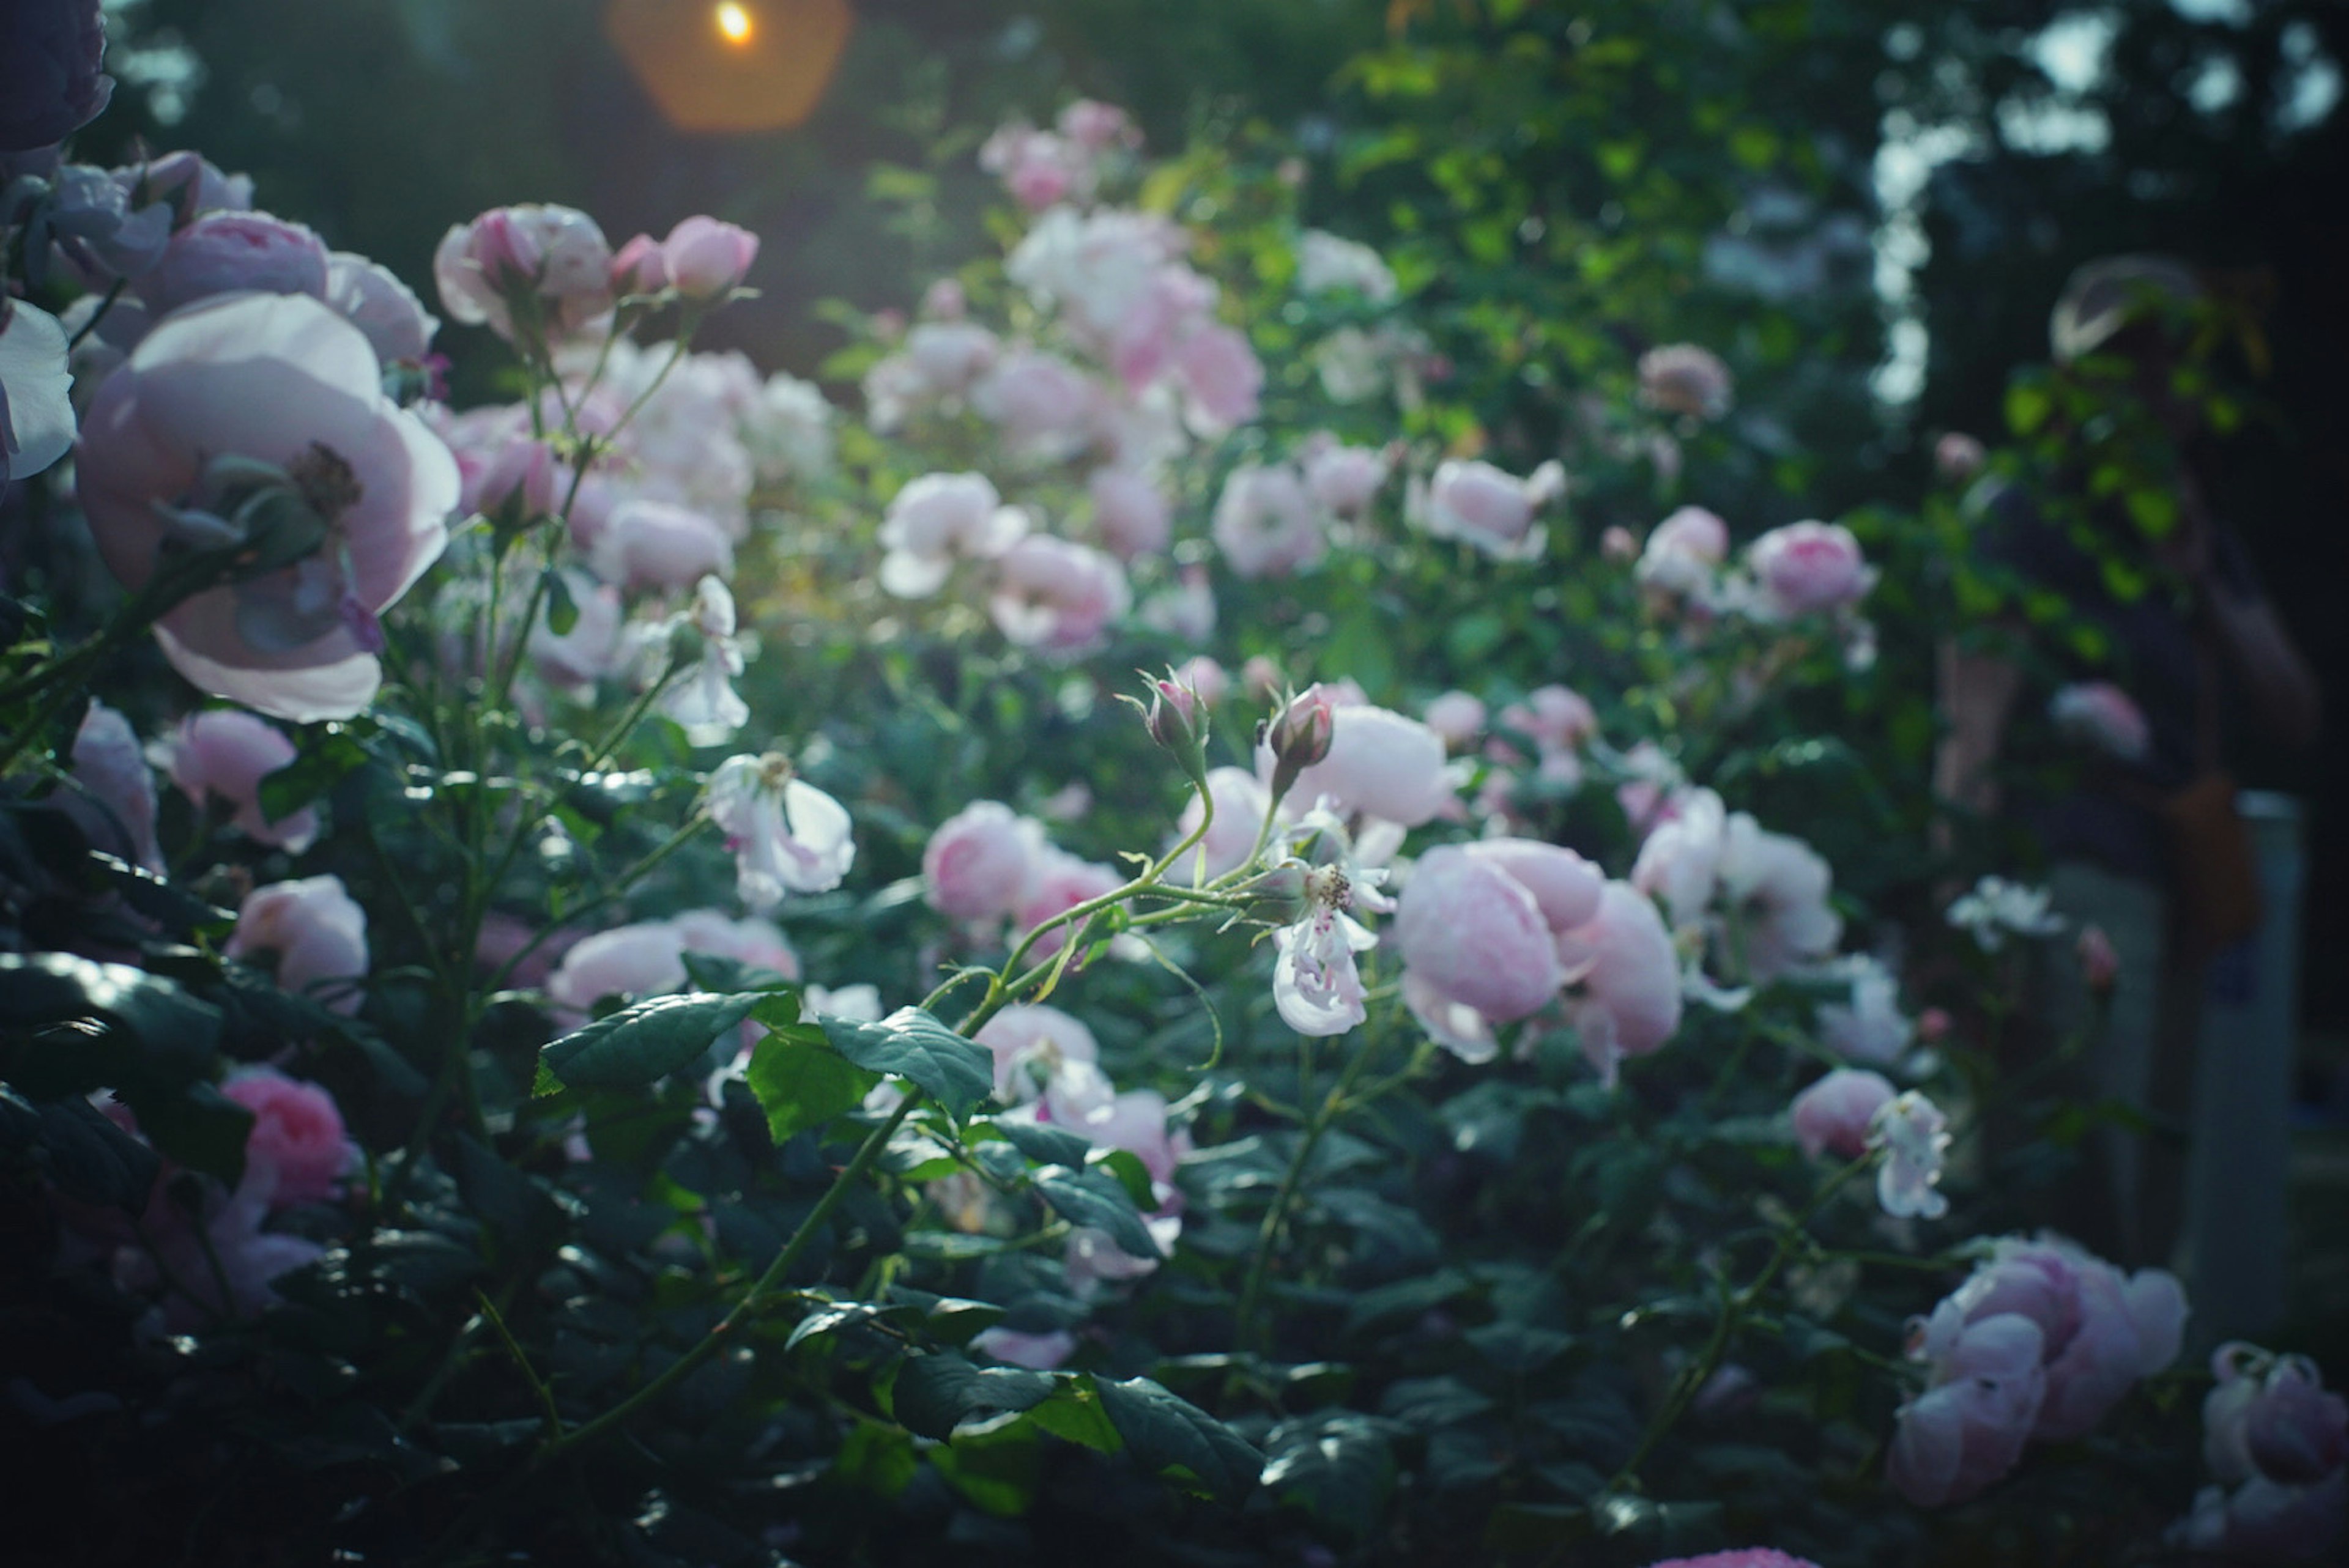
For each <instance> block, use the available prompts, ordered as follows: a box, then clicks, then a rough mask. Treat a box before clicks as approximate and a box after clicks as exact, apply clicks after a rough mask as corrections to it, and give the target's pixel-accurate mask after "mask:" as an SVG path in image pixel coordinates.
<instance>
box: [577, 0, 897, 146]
mask: <svg viewBox="0 0 2349 1568" xmlns="http://www.w3.org/2000/svg"><path fill="white" fill-rule="evenodd" d="M852 26H854V15H852V14H851V13H850V11H849V8H848V0H718V3H717V4H715V5H712V4H710V3H709V0H610V4H609V5H607V6H606V7H605V12H604V32H605V36H607V37H609V38H610V39H611V41H612V46H613V47H614V48H615V49H616V50H618V51H619V55H620V57H621V58H622V59H623V60H625V61H626V63H627V66H628V69H629V70H630V71H631V72H633V73H634V74H635V76H636V79H637V80H638V81H639V82H641V83H643V84H644V88H645V91H646V92H647V93H648V94H650V95H651V97H652V99H653V102H654V103H655V104H656V105H657V107H658V108H659V109H660V111H661V114H662V116H663V117H664V118H665V119H667V120H668V122H669V123H670V124H671V125H674V126H676V127H677V128H678V129H679V130H696V131H717V132H741V131H758V130H780V129H787V128H789V127H792V126H795V125H799V124H801V123H802V122H803V121H805V120H806V119H807V118H808V116H809V115H811V114H812V113H813V112H814V111H815V107H816V105H818V104H819V103H821V102H823V95H824V89H825V88H828V87H829V86H830V85H831V83H832V75H833V70H834V68H836V67H838V66H839V64H840V56H841V51H842V50H843V49H844V48H845V47H846V46H847V44H848V35H849V31H850V29H851V27H852Z"/></svg>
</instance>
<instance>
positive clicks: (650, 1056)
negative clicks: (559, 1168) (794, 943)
mask: <svg viewBox="0 0 2349 1568" xmlns="http://www.w3.org/2000/svg"><path fill="white" fill-rule="evenodd" d="M760 1001H761V996H760V995H759V994H758V993H755V992H753V993H746V994H744V995H737V996H656V997H653V998H652V999H651V1000H649V1001H645V1002H638V1003H636V1005H635V1006H631V1007H623V1008H622V1009H621V1010H620V1011H618V1012H616V1013H614V1014H613V1015H611V1016H609V1017H605V1018H598V1019H596V1020H595V1022H594V1023H591V1024H589V1025H587V1026H585V1028H581V1029H575V1030H574V1031H572V1032H571V1033H570V1034H567V1035H565V1036H564V1037H562V1038H561V1039H558V1040H552V1041H549V1042H548V1043H547V1045H546V1047H545V1048H544V1049H543V1050H542V1051H541V1052H540V1053H539V1064H540V1066H541V1067H542V1068H543V1069H544V1072H545V1073H546V1074H548V1075H551V1076H552V1077H553V1078H554V1079H555V1080H556V1081H557V1082H559V1083H561V1084H563V1085H564V1087H565V1088H641V1087H643V1086H644V1085H646V1084H648V1083H651V1082H652V1081H653V1080H655V1079H656V1078H663V1077H666V1076H667V1075H668V1074H670V1073H673V1072H676V1071H678V1069H679V1068H685V1067H688V1066H690V1065H692V1063H693V1062H695V1061H696V1060H698V1058H699V1057H701V1055H702V1053H704V1052H705V1051H707V1050H709V1047H710V1043H711V1042H712V1041H714V1040H715V1039H717V1038H718V1037H719V1036H720V1035H722V1034H724V1033H726V1031H728V1030H729V1029H731V1028H733V1027H735V1026H737V1025H739V1024H740V1023H741V1022H742V1020H743V1019H745V1018H747V1017H749V1016H750V1013H751V1010H752V1009H753V1008H755V1007H756V1006H758V1005H759V1003H760ZM543 1081H544V1079H543V1078H542V1079H541V1082H543Z"/></svg>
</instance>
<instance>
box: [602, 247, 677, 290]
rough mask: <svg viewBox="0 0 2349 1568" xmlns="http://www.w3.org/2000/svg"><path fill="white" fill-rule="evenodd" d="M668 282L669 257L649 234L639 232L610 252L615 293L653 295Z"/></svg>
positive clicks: (666, 285) (665, 286)
mask: <svg viewBox="0 0 2349 1568" xmlns="http://www.w3.org/2000/svg"><path fill="white" fill-rule="evenodd" d="M668 285H669V271H668V256H667V253H665V252H664V251H663V250H662V249H661V243H660V242H659V241H658V240H656V239H654V238H653V237H652V236H651V235H650V234H638V235H636V237H635V238H634V239H632V240H630V241H629V242H627V243H626V244H625V245H622V246H621V247H620V248H619V249H618V250H617V251H616V252H614V253H612V292H613V293H614V294H658V293H660V291H661V290H663V289H665V288H667V287H668Z"/></svg>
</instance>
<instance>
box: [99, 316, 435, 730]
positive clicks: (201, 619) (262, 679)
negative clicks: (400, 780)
mask: <svg viewBox="0 0 2349 1568" xmlns="http://www.w3.org/2000/svg"><path fill="white" fill-rule="evenodd" d="M381 382H382V370H381V366H380V364H379V363H378V360H377V358H376V356H375V351H374V350H373V349H372V348H370V347H369V346H367V339H366V338H365V337H364V336H362V335H360V333H359V331H358V329H357V328H356V327H354V326H352V325H350V324H349V323H348V322H346V321H344V320H343V319H342V318H341V317H340V316H338V315H336V314H335V313H334V312H333V311H332V310H330V309H329V308H328V307H327V306H326V305H324V304H320V303H319V302H317V301H316V300H313V299H309V298H305V297H304V296H301V295H272V294H240V295H234V296H231V297H227V298H222V299H218V300H210V301H205V302H202V303H201V304H195V305H191V306H189V307H187V308H185V309H183V310H181V311H180V312H178V313H177V314H175V315H172V316H171V317H170V318H169V319H167V320H165V321H163V322H160V323H159V324H158V325H156V327H155V329H154V330H153V331H152V332H150V333H149V334H148V335H147V336H146V338H145V339H144V340H143V341H142V342H141V343H140V345H139V346H138V347H137V348H136V349H134V350H133V351H132V352H131V355H130V357H129V360H128V361H126V362H125V363H124V365H123V366H122V368H120V369H119V370H118V371H116V372H115V373H114V374H113V375H112V376H110V377H108V378H107V380H106V383H105V385H104V386H103V387H100V388H99V389H98V397H97V399H96V401H95V402H94V403H93V404H92V405H91V407H90V411H89V418H88V420H87V421H86V422H85V423H84V425H83V428H82V437H81V461H80V465H79V471H80V475H81V500H82V504H83V508H84V511H86V512H87V514H88V519H89V525H90V531H91V532H92V533H93V534H94V535H95V536H96V538H97V542H98V552H99V553H100V554H101V555H102V556H104V557H105V560H106V563H107V565H108V566H109V568H110V569H111V570H112V571H113V573H114V574H115V575H116V576H117V577H118V578H119V579H120V580H121V581H122V583H123V585H124V586H125V587H127V588H130V589H133V590H136V589H138V588H139V587H140V586H142V585H144V584H145V583H146V582H147V579H148V578H149V576H150V574H151V573H153V571H154V569H155V564H156V560H157V556H158V552H159V551H160V549H161V548H162V547H163V545H164V543H165V542H166V541H167V540H170V539H174V538H181V539H183V538H186V537H188V536H189V535H190V534H193V535H194V537H196V538H198V539H201V540H204V541H206V542H225V541H226V540H228V539H232V538H233V533H232V532H231V531H230V525H229V524H228V523H227V521H225V520H224V519H222V517H220V516H218V515H215V513H214V511H213V509H215V508H225V507H227V506H228V505H229V504H230V502H231V501H232V500H233V499H234V498H233V495H222V494H218V493H215V492H216V491H217V490H219V489H220V487H221V486H222V485H223V484H227V483H230V482H232V477H233V476H229V475H228V471H227V470H224V469H222V467H221V466H220V465H221V464H222V461H223V460H224V459H246V460H248V461H251V462H256V463H261V464H266V465H269V466H271V467H273V468H275V469H279V470H282V471H283V472H284V473H285V476H286V482H288V483H290V484H291V485H292V486H293V487H294V488H295V490H297V492H298V493H299V494H300V496H301V497H302V499H303V500H304V502H305V504H306V506H307V508H308V510H309V511H311V512H312V513H314V514H315V515H316V517H317V518H318V519H320V520H321V521H323V522H324V524H325V531H326V539H325V542H324V543H323V544H322V545H321V546H320V547H319V549H318V550H317V552H316V554H313V555H311V556H309V557H307V558H306V559H304V560H302V561H300V562H296V563H295V564H294V565H292V566H287V567H284V568H282V569H280V570H278V571H275V572H272V573H266V574H265V575H263V576H259V577H256V578H253V579H250V580H248V581H246V582H243V583H234V584H231V585H226V586H222V587H219V588H213V589H210V590H207V591H206V592H204V593H199V594H198V595H196V596H195V597H194V598H192V599H191V600H189V601H188V602H187V603H183V604H181V606H180V607H179V608H177V609H176V610H173V611H172V612H171V614H168V615H166V616H165V617H164V618H163V620H162V621H161V622H160V623H159V624H157V626H156V629H155V632H156V637H157V640H158V641H159V642H160V643H161V645H162V647H163V653H164V656H165V657H167V658H169V659H170V660H171V664H172V665H173V666H174V667H175V668H177V669H178V670H179V671H180V673H181V675H182V676H186V677H187V678H188V679H189V680H190V681H191V682H192V683H194V684H195V685H196V686H198V687H200V688H201V689H202V690H204V691H208V692H211V693H212V694H213V695H215V696H225V697H228V698H230V699H231V700H233V701H235V702H239V703H242V704H243V705H244V706H246V707H254V708H258V709H260V710H261V711H262V712H264V713H268V714H273V715H274V716H276V717H281V718H292V719H295V720H298V721H301V722H305V723H306V722H309V721H311V720H314V719H322V718H348V717H352V716H353V715H355V714H357V713H358V712H359V711H360V710H361V709H362V708H364V707H367V703H368V702H369V701H371V700H372V699H373V697H374V696H375V692H376V687H377V686H378V683H379V682H380V680H381V678H382V672H381V668H380V666H379V665H378V664H377V662H376V650H377V649H378V647H380V645H381V633H380V631H379V629H378V626H377V617H378V616H379V615H380V614H382V613H383V612H384V611H385V610H387V609H388V608H389V607H390V606H391V605H392V604H393V603H395V602H397V601H398V599H399V597H400V595H402V594H403V593H406V592H407V591H408V589H409V585H410V584H411V583H414V582H415V581H416V579H417V578H418V577H419V576H421V575H422V574H423V572H424V569H425V568H426V567H428V566H429V565H430V564H431V563H432V562H434V561H435V560H436V559H438V558H439V556H440V551H441V549H442V547H443V546H444V545H445V544H446V543H447V541H448V522H447V520H448V517H449V514H450V511H451V510H452V509H453V508H454V507H455V505H456V503H457V493H458V476H457V465H456V461H455V459H452V458H451V457H450V455H449V449H448V448H447V447H445V446H443V445H442V444H441V442H440V438H438V437H436V436H434V435H433V434H432V433H431V432H430V431H429V430H428V429H427V428H425V427H424V425H423V424H422V422H421V421H419V419H418V418H416V417H415V416H414V415H412V414H410V413H409V412H407V411H406V410H404V409H401V408H398V407H394V406H393V405H392V404H391V403H390V402H389V401H388V399H386V398H385V397H384V395H383V389H382V384H381Z"/></svg>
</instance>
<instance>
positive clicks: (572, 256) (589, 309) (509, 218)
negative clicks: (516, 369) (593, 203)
mask: <svg viewBox="0 0 2349 1568" xmlns="http://www.w3.org/2000/svg"><path fill="white" fill-rule="evenodd" d="M432 277H433V281H434V282H435V283H436V284H439V285H440V303H441V304H442V306H443V307H445V308H446V309H447V310H448V312H449V314H450V315H451V316H454V317H455V318H456V319H457V320H459V321H460V322H463V323H465V324H467V325H485V326H487V327H488V328H489V329H490V330H491V331H492V332H494V333H496V334H497V335H499V336H500V337H502V338H505V339H506V340H507V341H509V342H512V341H513V339H514V335H515V325H514V319H513V302H514V300H515V299H516V298H529V299H533V300H535V301H536V302H537V308H538V310H539V311H540V312H541V313H542V314H543V318H544V320H545V324H546V325H547V327H548V328H549V329H550V335H554V336H566V335H570V334H572V333H575V332H577V331H578V330H579V329H580V328H582V327H584V326H585V325H587V324H588V323H589V322H591V321H593V320H595V318H596V317H597V316H600V315H604V314H605V312H607V311H609V310H610V309H611V308H612V247H611V244H610V242H608V241H606V240H605V238H604V231H603V230H601V229H599V228H597V227H596V226H595V220H594V219H593V218H590V217H589V216H587V214H586V213H585V212H581V211H575V210H574V209H572V208H569V207H557V206H552V205H540V204H536V203H532V204H528V205H524V206H519V207H498V208H493V209H492V210H491V211H487V212H484V213H482V214H481V216H480V217H478V218H476V219H474V220H473V221H472V222H470V223H460V224H458V225H457V226H456V227H454V228H452V229H450V231H449V232H448V233H447V234H446V235H444V236H442V238H441V241H440V247H439V249H437V250H436V251H435V252H434V253H433V256H432Z"/></svg>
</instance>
